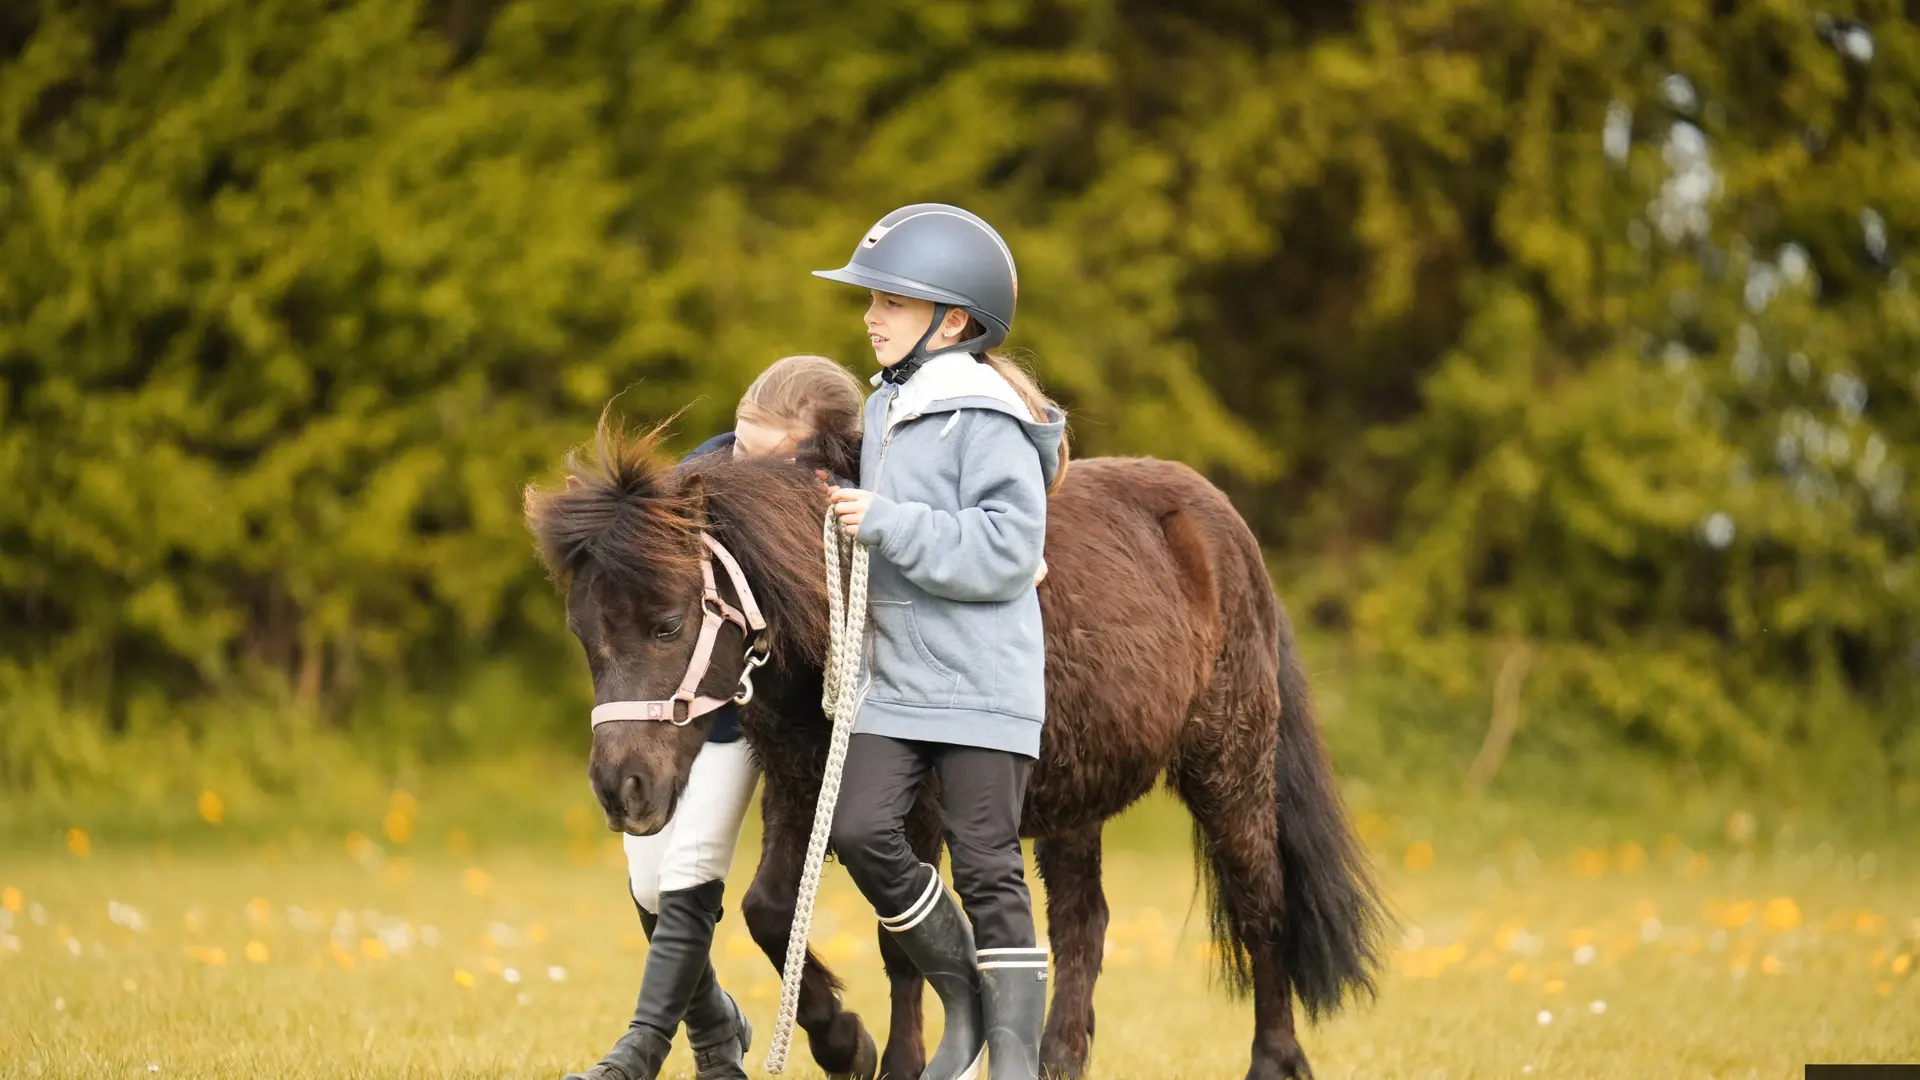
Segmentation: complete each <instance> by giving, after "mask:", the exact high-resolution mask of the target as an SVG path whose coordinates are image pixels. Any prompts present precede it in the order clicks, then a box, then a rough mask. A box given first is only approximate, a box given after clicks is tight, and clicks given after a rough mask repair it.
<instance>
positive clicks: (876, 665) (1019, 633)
mask: <svg viewBox="0 0 1920 1080" xmlns="http://www.w3.org/2000/svg"><path fill="white" fill-rule="evenodd" d="M874 381H875V383H876V384H879V385H880V389H879V390H877V391H876V392H875V393H874V394H873V396H872V397H870V398H868V399H867V408H866V427H865V435H864V436H863V438H862V440H861V447H860V485H861V487H862V488H864V489H865V490H867V491H871V492H872V493H873V505H872V508H871V509H869V510H868V511H867V514H866V516H865V518H864V519H862V521H861V524H860V531H859V535H858V536H857V537H856V538H855V539H857V540H858V541H859V542H860V543H863V544H866V545H869V546H870V547H871V548H872V552H871V556H870V559H869V563H868V578H867V604H868V608H867V632H866V639H865V641H864V643H863V648H862V655H861V682H860V697H859V707H858V713H857V717H856V719H855V722H854V730H855V731H856V732H864V733H869V734H874V735H884V736H887V737H889V738H894V739H912V740H918V741H925V742H936V743H948V744H953V745H958V746H976V747H984V748H987V749H993V750H1006V751H1010V752H1012V753H1016V754H1024V755H1026V756H1027V757H1032V758H1037V757H1039V756H1040V724H1041V722H1042V720H1044V719H1045V717H1046V685H1045V682H1046V642H1045V639H1044V637H1043V636H1042V633H1041V625H1040V596H1039V593H1038V591H1037V590H1036V589H1035V587H1034V580H1033V579H1034V575H1035V573H1036V572H1038V570H1039V569H1040V565H1041V551H1042V549H1043V548H1044V547H1045V546H1046V535H1047V486H1048V485H1049V484H1050V483H1052V481H1053V477H1054V475H1055V473H1056V472H1057V471H1058V468H1059V448H1060V440H1061V437H1062V436H1063V435H1064V434H1065V431H1066V418H1065V416H1064V415H1062V414H1061V413H1060V412H1059V411H1058V410H1053V411H1052V412H1051V415H1050V416H1049V419H1048V421H1047V422H1046V423H1035V422H1034V421H1033V419H1032V413H1031V412H1029V411H1028V410H1027V407H1026V405H1025V403H1024V402H1022V401H1021V400H1020V396H1019V394H1018V393H1016V392H1015V391H1014V389H1013V387H1012V386H1011V385H1010V384H1009V383H1008V382H1007V380H1006V379H1004V378H1002V377H1001V375H1000V374H999V372H996V371H994V370H993V369H992V368H991V367H988V366H987V365H986V364H983V363H981V362H979V361H978V360H975V359H974V358H973V357H972V356H969V355H966V354H948V355H944V356H938V357H935V358H934V359H932V360H930V361H928V362H927V363H926V364H925V365H923V366H922V367H921V368H920V370H919V371H917V372H915V373H914V375H913V378H911V379H909V380H907V383H906V385H905V386H894V385H892V384H890V383H882V381H881V380H880V379H879V378H878V377H876V378H875V380H874Z"/></svg>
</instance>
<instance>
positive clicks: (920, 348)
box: [880, 303, 979, 386]
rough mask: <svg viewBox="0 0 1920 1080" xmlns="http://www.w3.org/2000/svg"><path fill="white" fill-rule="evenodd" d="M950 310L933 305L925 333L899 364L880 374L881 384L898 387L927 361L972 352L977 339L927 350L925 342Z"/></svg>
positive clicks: (930, 339)
mask: <svg viewBox="0 0 1920 1080" xmlns="http://www.w3.org/2000/svg"><path fill="white" fill-rule="evenodd" d="M952 310H953V305H952V304H941V303H936V304H934V305H933V321H931V322H929V323H927V332H926V333H924V334H921V335H920V340H919V341H916V342H914V345H913V348H912V349H911V350H909V351H908V352H907V355H905V356H903V357H901V358H900V362H899V363H897V364H895V365H893V366H892V367H890V368H886V369H884V370H882V371H881V372H880V379H881V381H882V382H889V383H892V384H893V385H895V386H900V385H902V384H904V383H905V382H906V381H907V380H908V379H911V378H913V373H914V372H916V371H919V370H920V369H921V368H922V367H924V366H926V363H927V361H929V360H931V359H933V358H934V357H936V356H945V355H946V354H947V353H951V352H971V351H972V349H971V348H970V346H971V345H972V344H973V343H974V342H975V341H977V340H979V339H978V338H968V339H967V340H965V341H961V342H957V343H955V344H952V345H948V346H947V347H945V348H942V349H932V350H929V349H928V348H927V342H929V341H932V340H933V335H934V332H935V331H937V330H939V329H940V324H941V323H943V322H946V321H947V312H949V311H952ZM976 359H977V357H976Z"/></svg>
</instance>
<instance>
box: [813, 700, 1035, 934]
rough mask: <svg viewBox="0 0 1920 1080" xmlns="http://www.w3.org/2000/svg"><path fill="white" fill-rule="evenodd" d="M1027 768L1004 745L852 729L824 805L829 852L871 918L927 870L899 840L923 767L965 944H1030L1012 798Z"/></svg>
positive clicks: (902, 905) (887, 909)
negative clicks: (961, 912)
mask: <svg viewBox="0 0 1920 1080" xmlns="http://www.w3.org/2000/svg"><path fill="white" fill-rule="evenodd" d="M1032 768H1033V759H1032V758H1030V757H1025V756H1022V755H1020V754H1015V753H1011V752H1008V751H1005V750H983V749H980V748H978V747H973V746H952V745H948V744H945V743H929V742H908V741H906V740H903V739H889V738H887V737H886V736H883V735H855V736H854V737H853V739H852V740H851V741H850V742H849V743H848V745H847V764H846V771H845V772H844V773H843V774H842V776H841V781H840V801H839V804H838V806H836V808H835V810H834V815H833V850H834V853H835V854H836V855H838V856H839V858H840V862H841V864H842V865H844V866H845V867H846V868H847V873H848V874H850V875H851V876H852V877H853V883H854V884H855V885H857V886H859V888H860V892H861V893H862V894H863V895H865V896H866V898H867V901H868V902H869V903H871V904H872V905H873V907H874V910H875V911H876V912H878V913H879V915H880V917H881V918H891V917H892V916H895V915H899V914H902V913H903V912H905V911H906V910H907V909H908V908H909V907H911V906H913V903H914V901H916V900H918V899H920V896H921V894H922V893H924V892H925V891H926V888H927V871H926V870H924V869H922V868H921V864H920V860H919V859H918V858H917V857H915V855H914V853H913V848H912V846H911V845H910V844H908V843H907V828H906V825H907V813H908V811H910V810H911V809H912V808H913V802H914V796H915V793H916V792H917V791H918V789H919V787H920V781H921V780H922V779H923V778H924V777H925V776H926V775H927V770H928V769H933V770H935V771H936V772H938V773H939V775H940V821H941V824H942V826H943V828H944V829H945V832H946V838H947V851H948V853H949V856H950V857H951V859H952V862H953V890H954V891H955V892H957V893H959V894H960V901H961V904H962V905H963V906H964V907H965V908H966V911H967V918H968V919H969V920H971V921H972V923H973V936H974V945H975V946H976V947H977V948H981V949H1030V948H1033V947H1034V933H1033V901H1032V899H1031V898H1030V897H1029V896H1028V894H1027V881H1026V877H1025V876H1024V864H1023V863H1022V861H1021V857H1020V807H1021V804H1022V803H1023V802H1024V801H1025V799H1026V793H1027V773H1028V772H1029V771H1031V770H1032Z"/></svg>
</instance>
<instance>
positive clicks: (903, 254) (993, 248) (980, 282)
mask: <svg viewBox="0 0 1920 1080" xmlns="http://www.w3.org/2000/svg"><path fill="white" fill-rule="evenodd" d="M813 273H814V276H815V277H823V278H826V279H827V280H828V281H839V282H844V283H845V284H848V285H858V286H861V287H862V288H867V289H878V290H880V291H881V292H888V293H893V294H895V295H897V296H911V297H914V298H916V299H920V300H930V301H932V302H933V304H934V305H935V306H934V315H933V322H932V323H931V324H929V325H928V327H927V333H926V334H925V335H923V336H922V337H921V339H920V342H919V344H917V345H915V346H914V347H913V352H911V353H909V354H908V356H907V359H906V360H905V361H903V362H902V364H901V365H900V366H902V367H908V370H907V371H905V372H902V373H901V377H902V378H904V377H905V376H906V375H907V374H911V369H912V368H917V367H919V365H920V363H921V362H924V361H925V359H926V358H927V357H928V356H929V355H932V354H929V353H928V352H927V351H926V346H927V342H928V341H929V340H930V339H931V338H932V335H933V330H934V328H935V327H937V326H939V325H940V320H941V319H943V318H945V317H946V314H947V310H948V309H949V308H956V307H957V308H960V309H962V310H964V311H965V312H966V313H967V314H969V315H971V316H973V318H974V321H975V322H978V323H979V324H980V326H981V332H980V333H979V334H976V335H974V336H973V337H971V338H968V339H967V340H966V341H962V342H959V343H958V344H955V345H951V346H948V347H947V348H944V349H939V350H936V352H942V353H944V352H955V351H960V352H969V353H973V354H975V355H980V354H984V353H985V352H986V351H987V350H988V349H991V348H993V347H994V346H996V345H998V344H1000V343H1001V342H1002V341H1005V340H1006V339H1007V332H1008V331H1009V330H1011V329H1012V328H1013V307H1014V300H1015V298H1016V296H1017V295H1018V294H1019V291H1020V278H1019V275H1018V273H1017V272H1016V271H1015V269H1014V265H1013V252H1011V251H1009V250H1008V249H1007V242H1006V241H1005V240H1002V239H1001V238H1000V234H999V233H998V232H996V231H994V228H993V226H991V225H989V224H987V223H986V222H985V221H983V220H981V219H980V216H979V215H978V214H973V213H969V212H967V211H965V210H962V209H960V208H959V207H957V206H949V205H947V204H946V203H915V204H914V205H912V206H903V207H901V208H900V209H898V210H895V211H894V212H893V213H891V214H888V215H887V216H886V217H883V218H881V219H880V220H879V221H878V222H877V223H875V224H874V226H873V228H871V229H868V230H867V235H866V236H865V237H862V238H861V240H860V243H859V245H858V246H857V247H855V248H854V249H853V257H852V258H850V259H848V260H847V265H845V266H843V267H841V268H840V269H838V270H815V271H814V272H813ZM909 365H910V367H909Z"/></svg>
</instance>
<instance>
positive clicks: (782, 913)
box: [740, 784, 880, 1080]
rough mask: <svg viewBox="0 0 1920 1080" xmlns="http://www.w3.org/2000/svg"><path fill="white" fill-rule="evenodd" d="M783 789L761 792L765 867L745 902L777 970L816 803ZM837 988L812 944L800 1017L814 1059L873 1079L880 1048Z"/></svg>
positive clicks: (836, 1072)
mask: <svg viewBox="0 0 1920 1080" xmlns="http://www.w3.org/2000/svg"><path fill="white" fill-rule="evenodd" d="M783 790H784V787H782V788H776V787H775V786H774V785H772V784H769V785H768V786H767V787H766V789H765V794H764V795H763V796H762V799H761V804H760V806H761V814H762V816H763V817H764V819H765V822H766V824H765V831H764V833H763V834H762V838H761V843H760V869H759V870H758V871H757V872H756V873H755V874H754V875H753V884H752V885H750V886H748V888H747V893H746V896H745V897H744V898H743V899H742V900H741V901H740V914H741V917H742V918H744V919H745V920H746V923H747V932H748V933H750V934H752V935H753V940H754V943H755V944H757V945H759V946H760V950H761V951H762V952H764V953H766V954H767V959H769V960H771V961H773V967H774V970H775V971H779V970H781V969H782V967H783V966H784V965H785V964H786V959H787V938H788V937H789V936H790V935H791V934H792V932H793V913H794V909H795V908H796V907H797V906H798V905H799V895H800V872H801V870H802V869H803V864H804V863H805V861H806V848H807V842H806V841H807V829H808V826H809V825H810V824H811V822H812V817H813V807H812V806H810V805H805V804H803V803H801V802H800V801H799V800H796V799H790V798H786V797H783V796H782V795H781V794H780V792H781V791H783ZM839 990H840V986H839V983H838V981H837V980H836V979H834V977H833V973H832V972H830V971H828V970H827V967H826V965H825V964H822V963H821V962H820V960H819V958H818V957H816V956H814V954H813V950H811V949H809V950H807V960H806V966H805V968H804V969H803V970H802V972H801V977H800V1001H799V1005H798V1008H797V1010H796V1015H795V1018H794V1022H795V1023H796V1024H798V1025H799V1027H800V1028H801V1030H803V1031H805V1032H806V1033H807V1043H808V1045H809V1046H810V1047H811V1048H812V1049H813V1060H814V1061H815V1062H816V1063H818V1064H819V1066H820V1068H821V1070H822V1071H824V1072H825V1073H826V1074H827V1075H828V1076H829V1077H831V1078H833V1080H874V1073H875V1071H876V1070H877V1069H878V1068H879V1064H880V1060H879V1059H880V1054H879V1050H878V1048H877V1047H875V1046H874V1043H873V1036H871V1035H869V1034H867V1029H866V1027H865V1026H864V1025H862V1024H861V1023H860V1016H859V1014H858V1013H855V1012H852V1011H850V1010H848V1009H845V1008H842V1007H841V1004H840V995H839Z"/></svg>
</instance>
